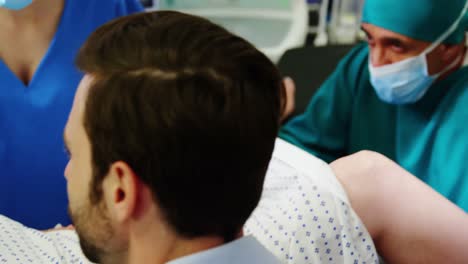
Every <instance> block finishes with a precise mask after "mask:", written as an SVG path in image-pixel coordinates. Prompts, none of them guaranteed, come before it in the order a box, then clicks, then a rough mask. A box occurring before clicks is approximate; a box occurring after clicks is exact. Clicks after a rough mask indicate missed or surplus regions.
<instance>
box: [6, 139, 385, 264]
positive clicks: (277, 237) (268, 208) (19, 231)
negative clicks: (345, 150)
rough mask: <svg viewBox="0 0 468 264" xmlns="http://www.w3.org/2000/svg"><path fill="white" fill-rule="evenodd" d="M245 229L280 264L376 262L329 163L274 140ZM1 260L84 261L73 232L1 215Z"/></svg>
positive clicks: (374, 253)
mask: <svg viewBox="0 0 468 264" xmlns="http://www.w3.org/2000/svg"><path fill="white" fill-rule="evenodd" d="M244 233H245V234H246V235H249V234H251V235H253V236H254V237H256V238H257V240H258V241H259V242H260V243H261V244H262V245H263V246H264V247H265V248H267V249H268V250H269V251H270V252H272V253H273V254H274V255H275V256H276V257H277V258H278V259H279V260H280V261H281V262H282V263H285V264H292V263H295V264H309V263H310V264H312V263H313V264H318V263H343V264H349V263H350V264H355V263H356V264H365V263H367V264H370V263H378V258H377V253H376V251H375V247H374V244H373V242H372V240H371V238H370V236H369V233H368V232H367V230H366V228H365V227H364V226H363V224H362V222H361V221H360V220H359V218H358V217H357V216H356V214H355V213H354V211H353V210H352V208H351V206H350V204H349V200H348V198H347V197H346V194H345V192H344V190H343V188H342V187H341V185H340V184H339V182H338V181H337V179H336V178H335V176H334V174H333V173H332V171H331V169H330V168H329V166H328V165H327V164H326V163H324V162H323V161H321V160H318V159H317V158H315V157H313V156H311V155H309V154H307V153H306V152H304V151H302V150H300V149H298V148H297V147H295V146H293V145H290V144H289V143H286V142H285V141H283V140H280V139H279V140H277V142H276V146H275V151H274V153H273V159H272V161H271V163H270V167H269V169H268V173H267V175H266V179H265V186H264V191H263V194H262V198H261V201H260V203H259V206H258V207H257V209H256V210H255V211H254V212H253V214H252V216H251V217H250V219H249V220H248V221H247V223H246V225H245V228H244ZM0 263H83V264H84V263H89V262H88V261H87V260H86V259H85V257H84V255H83V254H82V252H81V250H80V247H79V242H78V237H77V236H76V234H75V233H74V232H73V231H69V230H67V231H55V232H49V233H43V232H40V231H37V230H33V229H29V228H26V227H24V226H23V225H21V224H19V223H17V222H15V221H13V220H10V219H8V218H6V217H3V216H0Z"/></svg>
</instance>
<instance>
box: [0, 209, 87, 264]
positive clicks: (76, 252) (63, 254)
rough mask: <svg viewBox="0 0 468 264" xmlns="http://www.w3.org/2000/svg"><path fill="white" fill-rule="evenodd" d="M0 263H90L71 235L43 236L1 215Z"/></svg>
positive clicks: (47, 234)
mask: <svg viewBox="0 0 468 264" xmlns="http://www.w3.org/2000/svg"><path fill="white" fill-rule="evenodd" d="M0 241H1V243H0V263H89V262H88V261H87V260H86V258H85V257H84V255H83V254H82V252H81V248H80V244H79V240H78V237H77V235H76V233H75V232H73V231H56V232H47V233H45V232H42V231H39V230H35V229H32V228H28V227H26V226H24V225H22V224H20V223H18V222H16V221H14V220H12V219H9V218H7V217H5V216H2V215H0Z"/></svg>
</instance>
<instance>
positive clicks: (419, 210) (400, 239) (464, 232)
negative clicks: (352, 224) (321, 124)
mask: <svg viewBox="0 0 468 264" xmlns="http://www.w3.org/2000/svg"><path fill="white" fill-rule="evenodd" d="M330 165H331V167H332V169H333V171H334V172H335V174H336V176H337V177H338V179H339V180H340V182H341V183H342V184H343V186H344V188H345V189H346V192H347V194H348V196H349V199H350V201H351V205H352V206H353V208H354V210H355V211H356V213H357V214H358V215H359V217H361V219H362V221H363V222H364V224H365V225H366V227H367V228H368V230H369V232H370V234H371V236H372V238H373V239H374V242H375V244H376V247H377V250H378V251H379V253H380V254H381V255H382V257H383V258H384V259H385V261H386V262H388V263H453V264H455V263H468V247H467V245H468V215H467V214H466V213H465V212H463V211H462V210H461V209H460V208H458V207H457V206H455V205H454V204H452V203H451V202H450V201H448V200H447V199H446V198H444V197H443V196H441V195H440V194H438V193H437V192H436V191H434V190H433V189H431V188H430V187H429V186H427V185H426V184H424V183H423V182H421V181H420V180H419V179H417V178H416V177H414V176H413V175H411V174H410V173H408V172H407V171H405V170H404V169H402V168H401V167H400V166H398V165H397V164H396V163H394V162H393V161H391V160H390V159H388V158H386V157H384V156H383V155H380V154H378V153H375V152H370V151H362V152H359V153H356V154H354V155H351V156H348V157H345V158H342V159H339V160H337V161H334V162H333V163H331V164H330ZM440 177H444V175H440Z"/></svg>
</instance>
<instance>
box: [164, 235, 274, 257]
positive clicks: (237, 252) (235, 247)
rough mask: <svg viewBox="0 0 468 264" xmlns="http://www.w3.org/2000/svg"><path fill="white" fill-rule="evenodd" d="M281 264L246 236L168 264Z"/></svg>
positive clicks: (250, 237) (251, 238)
mask: <svg viewBox="0 0 468 264" xmlns="http://www.w3.org/2000/svg"><path fill="white" fill-rule="evenodd" d="M219 263H226V264H249V263H252V264H254V263H264V264H279V263H280V262H279V260H278V259H276V258H275V257H274V256H273V255H272V254H271V253H270V252H269V251H268V250H267V249H265V248H264V247H263V246H262V245H261V244H260V243H259V242H258V241H257V240H256V239H255V238H254V237H253V236H244V237H243V238H240V239H237V240H234V241H232V242H230V243H227V244H224V245H222V246H219V247H216V248H212V249H209V250H206V251H202V252H200V253H195V254H193V255H189V256H185V257H182V258H178V259H175V260H173V261H170V262H167V263H166V264H219Z"/></svg>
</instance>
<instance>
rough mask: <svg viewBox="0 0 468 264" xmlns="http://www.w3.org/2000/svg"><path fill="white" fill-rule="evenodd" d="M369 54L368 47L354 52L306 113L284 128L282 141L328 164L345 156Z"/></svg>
mask: <svg viewBox="0 0 468 264" xmlns="http://www.w3.org/2000/svg"><path fill="white" fill-rule="evenodd" d="M367 54H368V49H367V44H359V45H358V46H357V47H355V48H354V49H353V50H351V51H350V53H349V54H348V55H347V56H346V57H345V58H344V59H342V60H341V62H340V63H339V64H338V66H337V68H336V69H335V71H334V72H333V74H332V75H331V76H330V77H329V78H328V79H327V80H326V81H325V83H323V84H322V86H321V87H320V88H319V89H318V91H317V93H316V94H315V95H314V96H313V97H312V99H311V101H310V103H309V105H308V106H307V108H306V111H305V112H304V113H303V114H301V115H299V116H297V117H295V118H293V119H291V120H290V121H289V122H288V123H287V124H285V125H284V126H283V127H282V129H281V130H280V137H281V138H282V139H284V140H286V141H288V142H290V143H292V144H294V145H296V146H298V147H300V148H302V149H304V150H306V151H307V152H309V153H311V154H313V155H315V156H317V157H319V158H321V159H323V160H324V161H326V162H331V161H333V160H335V159H337V158H339V157H342V156H344V155H346V154H347V144H348V138H349V134H350V133H349V122H350V120H351V114H352V108H353V97H354V95H355V91H356V89H357V87H356V86H358V85H359V83H361V80H359V79H360V76H361V72H362V71H363V70H367ZM308 59H314V58H308ZM311 75H312V76H313V73H312V74H311Z"/></svg>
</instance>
